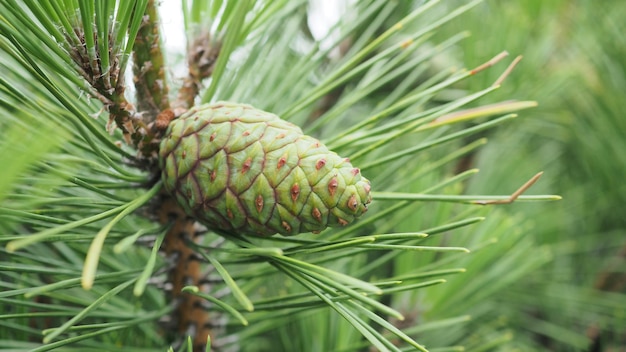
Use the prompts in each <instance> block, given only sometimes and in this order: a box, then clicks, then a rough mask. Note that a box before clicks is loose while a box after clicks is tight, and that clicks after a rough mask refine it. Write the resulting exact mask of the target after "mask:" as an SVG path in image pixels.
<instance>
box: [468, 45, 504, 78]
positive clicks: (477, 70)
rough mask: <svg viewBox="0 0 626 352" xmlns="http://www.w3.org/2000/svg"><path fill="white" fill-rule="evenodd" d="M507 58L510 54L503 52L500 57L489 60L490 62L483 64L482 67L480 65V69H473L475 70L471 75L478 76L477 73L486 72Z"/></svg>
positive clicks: (471, 71)
mask: <svg viewBox="0 0 626 352" xmlns="http://www.w3.org/2000/svg"><path fill="white" fill-rule="evenodd" d="M507 56H509V53H508V52H506V51H503V52H501V53H500V54H498V55H496V56H494V57H493V58H492V59H491V60H489V61H487V62H485V63H484V64H482V65H480V66H478V67H476V68H475V69H473V70H470V74H471V75H475V74H477V73H478V72H480V71H483V70H486V69H488V68H489V67H491V66H493V65H495V64H497V63H498V62H500V61H501V60H502V59H504V58H505V57H507Z"/></svg>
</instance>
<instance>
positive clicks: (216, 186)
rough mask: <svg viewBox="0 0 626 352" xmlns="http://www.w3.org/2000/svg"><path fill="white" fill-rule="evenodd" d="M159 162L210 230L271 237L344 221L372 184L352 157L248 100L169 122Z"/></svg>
mask: <svg viewBox="0 0 626 352" xmlns="http://www.w3.org/2000/svg"><path fill="white" fill-rule="evenodd" d="M159 161H160V166H161V170H163V171H162V179H163V182H164V185H165V189H166V190H167V191H168V192H170V193H171V194H172V195H173V196H175V197H176V199H177V201H178V203H179V204H180V205H181V206H182V207H183V208H184V209H185V211H186V212H187V213H188V214H189V215H191V216H193V217H194V218H196V219H197V220H198V221H200V222H201V223H203V224H204V225H206V226H208V227H209V228H212V229H216V230H222V231H225V232H228V233H233V232H234V233H239V234H244V235H260V236H270V235H273V234H276V233H280V234H283V235H295V234H298V233H302V232H317V231H321V230H323V229H325V228H326V227H328V226H345V225H347V224H349V223H351V222H352V221H354V219H356V218H357V217H359V216H360V215H361V214H363V213H364V212H365V211H366V210H367V204H369V203H370V202H371V196H370V183H369V181H368V180H367V179H366V178H364V177H362V176H361V173H360V171H359V169H357V168H355V167H353V166H352V164H350V162H349V160H348V159H345V158H341V157H339V156H338V155H337V154H335V153H333V152H331V151H329V150H328V148H326V147H325V146H324V145H323V144H322V143H321V142H320V141H318V140H317V139H315V138H313V137H310V136H306V135H304V134H303V133H302V130H301V129H300V128H299V127H297V126H295V125H294V124H292V123H289V122H287V121H284V120H281V119H280V118H279V117H278V116H276V115H274V114H270V113H268V112H265V111H261V110H258V109H255V108H254V107H252V106H250V105H244V104H236V103H228V102H219V103H215V104H208V105H202V106H197V107H194V108H192V109H190V110H189V111H188V112H186V113H185V114H183V115H182V116H181V117H180V118H178V119H176V120H174V121H172V122H171V123H170V125H169V127H168V129H167V132H166V135H165V137H164V138H163V140H162V142H161V146H160V151H159Z"/></svg>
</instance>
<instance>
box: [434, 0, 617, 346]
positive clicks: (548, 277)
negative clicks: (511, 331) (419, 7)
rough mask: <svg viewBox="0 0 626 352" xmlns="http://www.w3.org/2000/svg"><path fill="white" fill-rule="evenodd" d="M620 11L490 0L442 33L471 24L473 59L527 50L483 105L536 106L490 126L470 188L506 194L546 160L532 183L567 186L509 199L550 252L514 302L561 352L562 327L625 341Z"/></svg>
mask: <svg viewBox="0 0 626 352" xmlns="http://www.w3.org/2000/svg"><path fill="white" fill-rule="evenodd" d="M458 3H459V2H451V3H450V5H451V6H454V5H456V4H458ZM624 18H626V2H625V1H621V0H616V1H611V0H608V1H589V0H579V1H571V0H550V1H542V0H527V1H494V0H491V1H486V2H485V3H483V4H481V5H480V6H478V7H477V8H475V9H473V10H472V11H470V12H469V13H468V14H466V15H465V16H464V17H463V18H462V19H461V20H459V21H454V22H453V23H451V24H450V25H449V26H446V27H445V28H443V29H442V31H441V32H440V33H439V34H440V35H443V36H446V35H450V34H453V33H457V32H459V31H461V30H469V31H470V32H471V37H470V38H468V39H467V40H465V41H463V42H462V43H461V46H460V47H459V48H458V50H459V53H458V54H459V55H462V56H463V57H464V59H463V60H464V63H465V64H466V65H467V67H474V66H477V65H479V64H480V63H482V62H485V61H486V60H488V59H489V58H491V57H493V56H494V55H496V54H497V53H498V52H499V51H500V50H507V51H509V53H510V54H511V55H512V56H516V55H523V60H522V61H521V62H520V64H519V65H518V67H517V68H516V69H515V70H514V71H513V73H512V74H511V75H510V76H509V77H508V78H507V80H506V81H505V82H504V84H503V86H502V88H501V89H500V91H498V92H496V93H495V94H491V95H489V96H487V97H486V98H484V100H482V101H481V102H480V103H488V102H495V101H498V100H499V99H511V98H517V99H531V100H536V101H537V102H538V103H539V106H538V107H537V108H535V109H532V110H529V111H525V112H523V113H522V114H520V118H519V119H516V121H513V122H512V123H510V124H507V125H506V126H503V127H500V128H499V129H498V130H496V131H490V132H489V133H488V134H487V135H486V137H488V138H489V143H488V144H487V146H486V147H485V148H483V149H481V151H480V152H479V153H477V154H476V155H474V156H473V157H472V158H471V159H470V160H469V162H470V164H471V165H472V167H478V168H479V169H480V170H481V177H476V178H474V179H473V182H472V183H471V184H470V185H469V190H468V193H478V194H485V193H494V192H502V193H504V192H510V191H512V190H514V189H515V188H516V187H517V185H518V184H519V182H520V180H521V179H525V178H527V177H529V176H531V175H529V174H527V173H528V170H537V171H539V170H544V171H545V174H544V176H543V178H542V179H541V181H540V182H539V183H538V184H537V185H535V186H534V188H533V189H532V190H531V192H539V193H541V192H544V193H554V194H560V195H562V196H563V200H562V201H560V202H557V203H551V204H550V205H549V206H548V207H546V206H545V205H543V204H539V205H536V204H534V203H527V204H523V205H522V204H519V205H516V206H515V207H514V208H509V209H506V207H502V209H505V210H507V211H509V212H515V213H520V214H519V215H521V216H522V217H523V218H524V219H525V220H524V223H525V224H526V225H527V226H530V227H531V230H530V231H528V233H529V234H532V235H533V236H534V237H535V240H536V241H537V242H538V243H542V244H546V245H549V247H548V248H549V249H550V251H551V253H552V255H553V259H552V261H551V262H550V263H549V264H547V265H545V266H543V267H542V268H541V269H540V270H538V271H537V272H535V273H533V275H532V277H525V278H523V280H520V281H518V282H517V283H516V284H514V285H513V286H512V287H511V288H510V290H508V292H509V294H511V295H514V296H516V299H517V302H518V303H520V306H519V307H518V309H519V310H520V311H525V312H527V313H529V314H528V315H526V317H525V318H523V319H527V320H526V321H523V322H521V324H520V326H521V331H524V330H531V331H530V332H531V334H536V335H538V336H539V337H538V338H539V339H542V338H544V339H546V343H545V345H544V347H546V348H550V347H552V349H553V350H563V348H565V347H564V346H569V347H571V346H572V345H569V344H562V345H561V344H557V343H556V342H555V341H558V340H566V341H567V340H569V339H574V338H577V337H576V336H571V334H568V333H567V332H565V331H564V330H562V329H559V326H561V327H568V328H570V329H571V330H570V331H577V332H578V335H579V336H578V337H579V338H583V337H586V338H588V339H589V343H590V347H588V348H585V350H588V351H611V350H618V351H623V350H624V346H626V300H624V295H623V294H624V293H625V292H626V210H625V209H624V206H625V205H626V183H625V182H624V181H625V180H626V177H625V174H626V116H624V114H625V111H626V37H625V35H626V21H625V20H624ZM501 65H502V64H501ZM499 72H500V71H499V70H489V71H488V72H484V74H481V75H479V76H480V77H476V79H473V80H469V81H468V82H467V83H468V86H467V88H468V89H472V88H474V87H472V86H471V85H474V84H475V85H476V87H478V86H485V85H486V84H489V83H490V82H493V81H495V80H496V79H497V77H498V74H499ZM513 209H514V210H513ZM537 251H539V250H537ZM535 259H536V258H533V257H529V258H527V260H528V261H533V260H535ZM611 300H618V301H617V302H619V301H620V300H621V302H622V303H621V306H622V307H623V308H622V309H617V310H612V309H604V308H602V307H603V306H608V305H609V302H610V301H611ZM618 306H619V305H618ZM532 317H536V318H537V319H541V320H543V321H542V322H541V323H540V324H539V323H538V322H539V321H538V320H537V321H534V319H533V318H532ZM533 330H534V331H533ZM574 335H575V334H574ZM581 345H584V344H582V343H581ZM557 346H560V347H557Z"/></svg>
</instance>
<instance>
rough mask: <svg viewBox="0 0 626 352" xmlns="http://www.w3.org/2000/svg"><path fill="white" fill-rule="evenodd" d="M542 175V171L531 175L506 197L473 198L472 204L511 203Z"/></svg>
mask: <svg viewBox="0 0 626 352" xmlns="http://www.w3.org/2000/svg"><path fill="white" fill-rule="evenodd" d="M541 175H543V171H541V172H538V173H537V174H536V175H535V176H533V177H531V179H530V180H528V181H526V183H524V184H523V185H522V186H521V187H520V188H518V189H517V191H515V192H513V194H511V196H510V197H509V198H508V199H498V200H475V201H473V202H472V203H473V204H480V205H489V204H511V203H513V202H515V200H516V199H517V198H518V197H519V196H521V195H522V193H524V192H526V190H528V189H529V188H530V187H531V186H532V185H534V184H535V182H537V180H539V178H540V177H541Z"/></svg>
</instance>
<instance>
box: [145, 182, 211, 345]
mask: <svg viewBox="0 0 626 352" xmlns="http://www.w3.org/2000/svg"><path fill="white" fill-rule="evenodd" d="M159 204H160V205H159V207H158V209H157V210H156V214H157V216H158V220H159V222H160V223H161V224H172V226H171V227H170V230H169V231H168V233H167V234H166V236H165V240H164V242H163V245H162V250H163V251H165V255H166V257H167V258H170V259H171V260H173V267H172V268H171V270H170V271H169V273H168V282H169V283H170V284H171V285H172V289H171V292H170V295H169V299H171V300H172V301H173V303H174V305H175V310H174V312H173V313H172V316H171V318H172V322H173V323H174V330H175V333H176V334H175V336H173V338H174V339H176V338H178V339H180V338H183V337H185V336H191V337H192V339H193V351H204V350H205V347H206V342H207V338H208V337H209V335H210V333H211V331H210V329H209V313H208V312H207V311H206V309H205V308H204V306H203V299H202V298H200V297H198V296H195V295H192V294H189V293H185V292H182V289H183V287H185V286H188V285H194V286H200V285H201V280H202V278H203V275H202V270H201V269H202V265H201V264H202V263H201V262H200V261H199V260H198V259H197V255H196V253H195V252H194V250H193V249H191V248H189V246H187V245H186V241H195V240H196V239H195V238H194V234H195V228H196V222H195V220H194V219H192V218H190V217H188V216H187V215H186V214H185V212H184V210H183V209H182V208H181V207H180V206H179V205H178V204H177V203H176V201H175V200H174V199H173V198H172V197H171V196H169V195H167V194H165V193H163V194H162V195H161V202H160V203H159Z"/></svg>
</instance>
